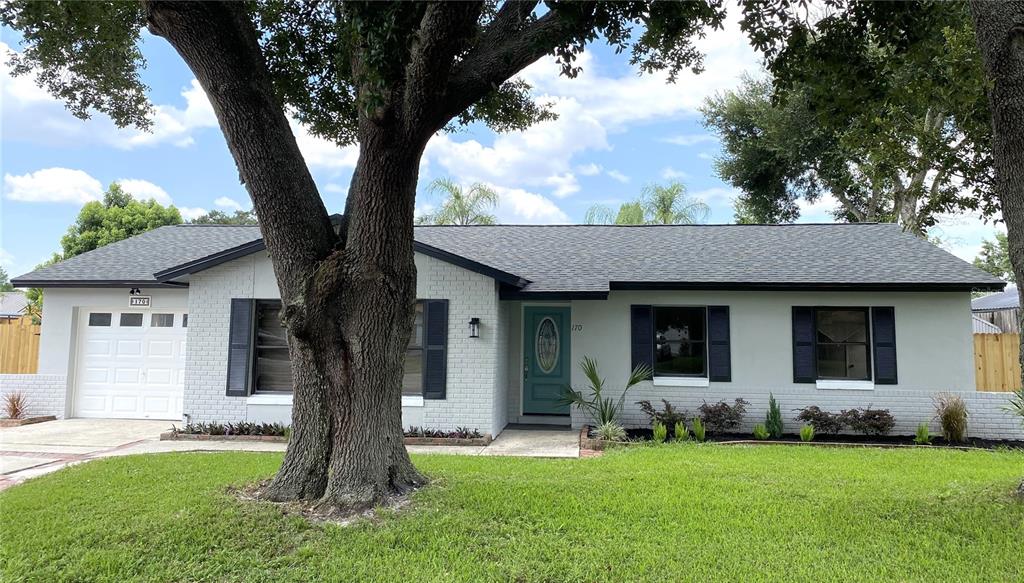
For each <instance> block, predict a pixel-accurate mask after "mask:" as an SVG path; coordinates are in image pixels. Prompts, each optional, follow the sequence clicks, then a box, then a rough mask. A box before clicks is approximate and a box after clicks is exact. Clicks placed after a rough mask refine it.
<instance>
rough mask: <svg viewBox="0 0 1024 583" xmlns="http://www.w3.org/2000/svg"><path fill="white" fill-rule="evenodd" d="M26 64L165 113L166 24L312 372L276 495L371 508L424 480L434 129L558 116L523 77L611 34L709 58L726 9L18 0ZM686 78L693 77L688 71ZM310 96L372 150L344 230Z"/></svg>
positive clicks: (107, 101)
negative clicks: (422, 275) (417, 209)
mask: <svg viewBox="0 0 1024 583" xmlns="http://www.w3.org/2000/svg"><path fill="white" fill-rule="evenodd" d="M0 15H2V21H3V23H4V24H5V25H7V26H10V27H12V28H14V29H16V30H18V31H20V32H21V34H22V35H23V38H24V51H23V52H22V53H21V54H20V56H19V57H17V58H16V59H15V62H14V67H13V71H14V72H15V73H16V74H25V73H30V72H31V73H36V74H37V75H38V80H39V82H40V84H41V85H42V86H43V87H45V88H47V89H48V90H49V91H50V92H51V93H53V94H54V95H57V96H59V97H60V98H62V99H63V100H64V101H65V102H66V103H67V105H68V107H69V109H70V110H71V111H72V112H73V113H75V114H77V115H79V116H81V117H86V116H88V115H89V114H90V112H92V111H99V112H102V113H105V114H107V115H109V116H110V117H111V118H112V119H113V120H114V121H115V122H117V123H118V124H120V125H129V124H134V125H136V126H141V127H145V126H147V125H148V124H149V118H148V117H147V116H148V113H149V108H150V106H149V104H148V101H147V98H146V88H145V87H144V86H143V84H142V82H141V81H140V77H139V70H140V68H142V67H143V66H144V64H145V63H144V60H143V57H142V54H141V52H140V51H139V49H138V41H139V36H140V29H141V28H142V27H148V29H149V30H150V32H152V33H153V34H156V35H158V36H161V37H163V38H164V39H166V40H167V41H168V42H169V43H170V44H171V45H172V46H173V47H174V49H175V50H176V51H177V52H178V54H179V55H180V56H181V58H182V59H184V61H185V63H186V64H187V65H188V66H189V68H190V69H191V70H192V72H193V73H194V74H195V76H196V78H197V79H198V80H199V83H200V84H201V85H202V87H203V89H204V90H205V91H206V94H207V95H208V96H209V98H210V102H211V103H212V105H213V109H214V111H215V112H216V115H217V120H218V122H219V124H220V128H221V130H222V132H223V134H224V137H225V138H226V140H227V144H228V147H229V149H230V151H231V153H232V155H233V156H234V159H235V162H236V164H237V166H238V171H239V174H240V177H241V180H242V182H243V183H244V184H245V186H246V188H247V189H248V191H249V194H250V196H251V198H252V201H253V207H254V209H255V211H256V214H257V216H258V217H259V223H260V226H261V227H262V231H263V237H264V240H265V242H266V246H267V250H268V251H269V253H270V256H271V259H272V262H273V266H274V273H275V276H276V278H277V282H278V286H279V288H280V292H281V300H282V304H283V314H284V315H283V321H284V323H285V325H286V327H287V330H288V344H289V353H290V356H291V362H292V371H293V375H292V377H293V379H294V389H295V392H294V398H293V403H294V404H293V408H292V426H293V434H292V439H291V441H290V443H289V445H288V451H287V453H286V454H285V459H284V462H283V464H282V466H281V469H280V470H279V472H278V474H277V476H276V477H275V478H274V479H273V481H272V482H271V483H270V485H269V486H268V488H267V489H266V495H267V496H268V497H269V498H270V499H273V500H280V501H285V500H299V499H302V500H312V501H318V503H319V504H320V505H322V506H325V507H331V508H363V507H367V506H370V505H373V504H376V503H380V502H382V501H385V500H387V499H388V498H390V497H392V496H394V495H396V494H400V493H402V492H405V491H407V490H408V489H410V488H413V487H415V486H417V485H419V484H422V483H423V482H424V478H423V477H422V476H421V475H420V474H419V473H418V472H417V471H416V469H415V468H414V467H413V465H412V463H411V462H410V461H409V457H408V454H407V453H406V451H405V448H404V446H403V444H402V430H401V429H402V428H401V406H400V403H401V395H400V379H401V374H402V361H403V358H404V353H405V346H406V345H407V343H408V339H409V335H410V332H411V329H412V324H413V316H414V306H415V299H416V294H415V289H416V286H415V280H416V272H415V267H414V264H413V246H412V233H413V222H414V221H413V207H414V198H415V192H416V185H417V170H418V168H419V161H420V157H421V156H422V154H423V150H424V147H425V146H426V144H427V141H428V140H430V138H431V136H433V135H434V134H436V133H437V132H439V131H443V130H444V129H445V128H446V127H451V126H452V125H457V124H466V123H471V122H474V121H479V122H483V123H486V124H488V125H489V126H490V127H492V128H493V129H496V130H499V131H500V130H509V129H519V128H524V127H526V126H528V125H530V124H531V123H534V122H537V121H540V120H543V119H545V118H546V117H550V115H551V113H550V112H549V111H547V110H546V109H545V108H544V107H543V106H541V105H538V104H535V103H534V102H533V101H532V100H531V98H530V93H529V87H528V86H527V85H526V84H525V83H524V82H522V81H521V80H518V79H517V78H516V75H517V74H518V73H519V72H520V71H521V70H522V69H523V68H524V67H526V66H528V65H530V64H531V63H533V62H535V61H537V60H538V59H540V58H542V57H544V56H545V55H554V56H555V57H557V63H558V65H559V66H560V67H561V72H562V73H563V74H564V75H566V76H569V77H574V76H576V75H577V74H578V73H579V72H580V71H579V69H578V68H577V67H576V66H575V65H574V61H575V58H576V55H578V54H579V53H581V52H582V51H583V50H584V48H585V47H586V46H587V45H588V44H589V43H592V42H604V43H607V44H609V45H611V46H612V47H613V48H614V49H616V50H617V51H624V52H626V53H627V54H628V55H629V58H630V62H631V63H632V64H634V65H635V66H637V67H638V68H639V69H640V70H641V71H643V72H647V73H650V72H654V71H667V73H668V75H669V77H670V79H674V78H675V77H676V75H677V74H678V73H679V72H680V71H682V70H684V69H686V68H692V69H699V68H700V65H701V58H700V53H699V52H698V51H697V49H696V48H695V47H694V45H693V44H692V40H693V39H694V38H696V37H698V36H700V35H701V34H702V31H703V30H705V29H706V28H707V27H709V26H720V24H721V21H722V18H723V17H724V12H723V10H722V8H721V0H707V1H703V2H664V3H646V2H619V3H601V2H573V3H561V2H545V3H543V4H541V3H539V2H535V1H533V2H504V3H500V4H499V3H495V2H455V3H406V2H386V3H385V2H382V3H359V2H351V3H350V2H338V1H335V0H320V1H308V2H299V1H291V0H283V1H282V0H275V1H258V2H251V3H239V2H235V3H209V2H170V1H166V2H165V1H156V0H143V1H142V2H136V3H127V2H125V3H77V2H26V1H14V2H9V3H7V4H4V5H3V7H2V9H0ZM681 90H683V91H685V88H681ZM287 113H290V114H291V115H293V116H294V117H295V118H297V119H298V120H299V121H300V122H302V123H303V124H305V125H306V126H307V127H308V128H310V129H311V131H312V132H313V133H315V134H317V135H319V136H321V137H324V138H328V139H330V140H333V141H334V142H336V143H338V144H342V145H344V144H353V143H358V145H359V150H360V155H359V160H358V162H357V164H356V168H355V171H354V174H353V178H352V183H351V186H350V188H349V191H348V197H347V199H346V202H345V213H344V216H345V221H344V224H343V225H342V226H341V228H340V229H338V230H335V228H334V226H333V225H332V224H331V221H330V220H329V219H328V215H327V212H326V210H325V208H324V204H323V201H322V200H321V197H320V194H319V193H318V192H317V188H316V185H315V184H314V182H313V179H312V177H311V176H310V172H309V170H308V168H307V166H306V164H305V162H304V161H303V158H302V155H301V153H300V152H299V148H298V146H297V145H296V141H295V137H294V136H293V134H292V131H291V127H290V125H289V120H288V117H287V116H286V114H287Z"/></svg>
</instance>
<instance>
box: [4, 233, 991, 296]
mask: <svg viewBox="0 0 1024 583" xmlns="http://www.w3.org/2000/svg"><path fill="white" fill-rule="evenodd" d="M415 239H416V241H415V247H416V250H417V251H419V252H421V253H425V254H427V255H432V256H435V257H438V258H440V259H443V260H446V261H449V262H451V263H455V264H457V265H461V266H463V267H466V268H467V269H471V270H474V271H477V272H480V273H485V274H487V275H489V276H492V277H494V278H495V279H497V280H498V281H501V282H502V283H503V284H504V286H503V297H507V298H514V297H517V296H523V297H545V296H547V297H595V298H596V297H605V296H606V295H607V293H608V291H609V290H615V289H779V290H789V289H821V290H842V289H863V290H868V289H870V290H899V289H907V290H910V289H922V290H923V289H927V290H939V289H948V290H970V289H987V290H997V289H1002V287H1003V286H1004V285H1005V284H1004V283H1003V282H1002V281H1000V280H999V279H997V278H996V277H994V276H992V275H990V274H988V273H985V272H984V271H981V270H980V269H978V268H976V267H974V266H973V265H971V264H969V263H967V262H965V261H963V260H961V259H959V258H957V257H955V256H953V255H951V254H949V253H947V252H946V251H943V250H941V249H939V248H938V247H936V246H934V245H932V244H930V243H928V242H927V241H925V240H923V239H920V238H918V237H915V236H914V235H911V234H909V233H905V232H903V231H902V229H900V228H899V227H898V226H897V225H891V224H875V223H859V224H802V225H671V226H610V225H556V226H535V225H494V226H469V227H465V226H422V227H417V228H416V233H415ZM261 249H263V246H262V241H261V240H260V234H259V228H258V227H238V226H235V227H232V226H221V225H178V226H173V227H161V228H159V229H156V230H154V231H150V232H148V233H145V234H143V235H139V236H138V237H134V238H132V239H128V240H125V241H121V242H118V243H113V244H111V245H108V246H106V247H102V248H100V249H97V250H95V251H90V252H89V253H85V254H82V255H80V256H78V257H74V258H72V259H70V260H68V261H65V262H63V263H58V264H56V265H52V266H50V267H46V268H43V269H41V270H39V271H36V272H33V273H30V274H26V275H23V276H21V277H19V278H16V280H15V281H16V283H17V284H18V285H22V286H24V285H27V284H30V283H31V284H33V285H76V286H77V285H83V284H92V285H101V284H106V285H113V284H118V283H120V284H121V285H125V284H127V283H133V284H136V285H143V284H145V285H152V284H154V283H163V284H171V283H174V282H173V280H175V279H177V278H181V277H183V276H185V275H187V274H189V273H196V272H198V271H202V270H203V269H206V268H209V267H212V266H214V265H217V264H219V263H222V262H224V261H227V260H230V259H234V258H237V257H240V256H242V255H245V254H248V253H253V252H256V251H259V250H261Z"/></svg>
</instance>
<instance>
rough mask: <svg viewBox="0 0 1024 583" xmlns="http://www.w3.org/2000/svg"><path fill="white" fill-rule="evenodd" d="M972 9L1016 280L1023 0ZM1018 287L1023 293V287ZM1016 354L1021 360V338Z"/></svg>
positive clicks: (1023, 264)
mask: <svg viewBox="0 0 1024 583" xmlns="http://www.w3.org/2000/svg"><path fill="white" fill-rule="evenodd" d="M971 14H972V16H973V18H974V30H975V35H976V37H977V41H978V48H979V49H981V56H982V60H983V61H984V63H985V70H986V72H987V74H988V78H989V81H990V82H991V86H990V88H989V92H988V99H989V107H990V109H991V110H992V141H993V143H992V147H993V154H994V159H995V170H996V184H995V190H996V196H998V197H999V203H1000V206H1001V208H1002V212H1003V220H1004V221H1005V222H1006V233H1007V238H1008V240H1009V249H1010V263H1011V264H1012V265H1013V272H1014V275H1016V277H1017V281H1024V279H1022V278H1024V2H1021V1H1014V2H993V1H990V0H972V2H971ZM1019 293H1021V296H1022V298H1024V287H1021V288H1019ZM1022 313H1024V312H1022ZM1021 330H1024V326H1022V327H1021ZM1020 360H1021V362H1022V363H1024V343H1021V354H1020ZM1022 377H1024V375H1022ZM1022 382H1024V378H1022Z"/></svg>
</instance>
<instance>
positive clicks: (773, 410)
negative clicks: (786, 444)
mask: <svg viewBox="0 0 1024 583" xmlns="http://www.w3.org/2000/svg"><path fill="white" fill-rule="evenodd" d="M764 427H765V429H767V430H768V434H769V435H771V436H772V439H779V438H781V437H782V430H783V426H782V409H780V408H779V403H778V402H777V401H776V400H775V395H773V394H771V393H768V414H767V415H766V416H765V419H764Z"/></svg>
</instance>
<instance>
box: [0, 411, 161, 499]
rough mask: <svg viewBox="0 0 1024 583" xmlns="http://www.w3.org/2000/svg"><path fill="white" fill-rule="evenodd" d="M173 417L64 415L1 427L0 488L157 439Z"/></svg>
mask: <svg viewBox="0 0 1024 583" xmlns="http://www.w3.org/2000/svg"><path fill="white" fill-rule="evenodd" d="M171 423H172V422H171V421H148V420H128V419H61V420H58V421H48V422H46V423H36V424H33V425H22V426H21V427H5V428H2V429H0V489H2V488H4V487H6V486H10V485H12V484H15V483H18V482H21V481H23V480H26V479H28V478H31V477H34V476H38V475H42V474H45V473H48V472H52V471H54V470H56V469H59V468H61V467H64V466H66V465H68V464H70V463H75V462H80V461H85V460H88V459H92V458H95V457H104V456H105V455H110V454H111V453H114V452H116V451H118V450H121V449H128V448H132V447H133V446H136V445H139V444H141V443H143V442H146V441H156V440H158V439H159V438H160V433H161V432H163V431H167V430H168V429H169V428H170V427H171Z"/></svg>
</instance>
